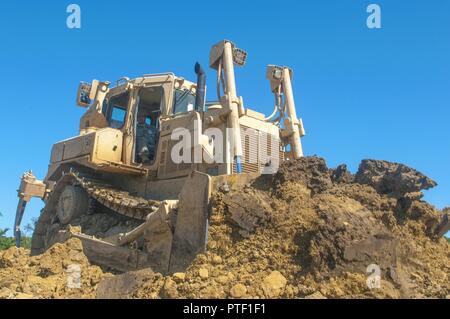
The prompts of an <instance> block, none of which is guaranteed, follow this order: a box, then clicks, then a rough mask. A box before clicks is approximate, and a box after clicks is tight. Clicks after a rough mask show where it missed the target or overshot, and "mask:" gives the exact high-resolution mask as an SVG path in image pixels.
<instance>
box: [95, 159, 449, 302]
mask: <svg viewBox="0 0 450 319" xmlns="http://www.w3.org/2000/svg"><path fill="white" fill-rule="evenodd" d="M374 168H376V169H374ZM390 183H391V184H390ZM434 184H435V183H434V182H433V181H431V180H430V179H428V178H426V177H425V176H423V175H422V174H420V173H419V172H417V171H415V170H412V169H410V168H407V167H406V166H403V165H400V164H392V163H388V162H383V161H364V162H363V163H362V164H361V167H360V169H359V171H358V173H357V174H356V175H355V176H353V175H352V174H350V173H349V172H348V171H347V169H346V167H345V165H341V166H339V167H338V168H337V169H335V170H332V169H328V168H327V166H326V163H325V161H324V160H323V159H321V158H317V157H311V158H303V159H301V160H298V161H292V162H287V163H285V164H283V166H282V167H281V168H280V170H279V172H278V173H277V174H276V175H275V176H262V177H261V178H259V179H257V180H256V181H254V182H253V183H252V184H251V185H247V187H245V188H244V190H233V189H231V190H229V189H226V190H223V191H222V192H219V193H217V194H215V195H214V200H213V207H214V211H213V213H212V216H211V224H210V230H209V231H210V233H209V242H208V251H207V252H206V253H205V254H201V255H199V256H198V257H197V258H196V260H195V261H194V263H193V264H192V266H190V267H189V268H188V269H187V270H186V272H185V273H176V274H174V275H172V276H168V277H163V276H161V275H160V274H154V273H152V272H151V271H139V272H133V273H128V274H124V275H121V276H117V277H114V278H108V279H106V280H104V281H103V282H102V283H101V284H100V285H99V289H98V291H97V294H98V296H99V297H114V298H355V297H361V298H383V297H388V298H400V297H404V298H423V297H432V298H445V297H447V296H448V295H449V293H450V291H449V289H450V281H449V277H448V274H449V273H450V265H449V255H450V250H449V245H448V244H447V242H446V241H445V239H442V238H441V239H437V238H436V236H435V235H434V233H433V230H434V229H435V227H436V224H438V223H439V221H440V219H441V216H442V212H440V211H438V210H437V209H435V208H434V207H433V206H431V205H429V204H427V203H425V202H423V201H421V200H420V198H421V193H420V191H421V190H423V189H427V188H429V187H432V186H433V185H434ZM411 193H414V194H415V196H410V195H409V194H411ZM419 193H420V194H419ZM377 275H379V277H377ZM378 278H379V279H380V280H379V281H378ZM369 286H370V287H371V288H369ZM121 287H126V289H122V288H121ZM377 287H379V288H377Z"/></svg>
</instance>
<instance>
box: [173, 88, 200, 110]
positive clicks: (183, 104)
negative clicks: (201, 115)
mask: <svg viewBox="0 0 450 319" xmlns="http://www.w3.org/2000/svg"><path fill="white" fill-rule="evenodd" d="M194 105H195V95H194V94H192V93H191V92H190V91H189V90H175V93H174V99H173V114H179V113H186V112H190V111H193V110H194Z"/></svg>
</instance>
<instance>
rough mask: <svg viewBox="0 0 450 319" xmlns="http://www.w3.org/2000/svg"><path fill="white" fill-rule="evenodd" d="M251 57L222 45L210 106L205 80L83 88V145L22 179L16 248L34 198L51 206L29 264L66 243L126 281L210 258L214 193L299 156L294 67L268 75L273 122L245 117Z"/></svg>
mask: <svg viewBox="0 0 450 319" xmlns="http://www.w3.org/2000/svg"><path fill="white" fill-rule="evenodd" d="M246 59H247V53H246V52H245V51H243V50H241V49H238V48H237V47H236V46H235V45H234V44H233V43H232V42H230V41H227V40H224V41H221V42H219V43H217V44H216V45H214V46H213V47H212V49H211V52H210V61H209V65H210V67H211V68H212V69H214V70H216V72H217V98H218V100H217V101H213V102H206V101H205V96H206V94H205V92H206V80H205V79H206V76H205V72H204V70H203V69H202V68H201V66H200V65H199V64H198V63H197V64H196V66H195V72H196V74H197V80H196V81H195V82H190V81H188V80H186V79H184V78H182V77H179V76H176V75H175V74H173V73H164V74H149V75H144V76H142V77H138V78H135V79H129V78H122V79H120V80H119V81H117V83H116V85H115V86H111V84H110V83H109V82H102V81H97V80H94V81H92V82H91V83H86V82H81V83H80V86H79V89H78V93H77V104H78V105H79V106H82V107H85V108H86V112H85V114H84V115H83V116H82V118H81V120H80V130H79V135H78V136H76V137H73V138H70V139H67V140H64V141H61V142H58V143H56V144H54V145H53V148H52V151H51V157H50V164H49V167H48V173H47V175H46V177H45V179H44V180H43V181H40V180H38V179H36V177H34V176H33V174H32V173H31V172H28V173H25V174H24V175H23V177H22V180H21V185H20V189H19V191H18V195H19V204H18V208H17V213H16V221H15V237H16V243H17V245H20V223H21V220H22V217H23V215H24V211H25V207H26V204H27V203H28V202H29V200H30V199H31V198H33V197H39V198H41V199H42V200H43V201H44V202H45V207H44V208H43V210H42V212H41V214H40V217H39V219H38V222H37V224H36V227H35V230H34V234H33V238H32V248H31V253H32V254H33V255H37V254H41V253H42V252H44V251H45V250H46V249H48V248H49V247H51V246H52V245H53V244H54V243H56V242H63V241H65V240H67V239H68V238H70V237H76V238H79V239H80V240H81V241H82V242H83V247H84V251H85V254H86V255H87V256H88V258H89V259H90V261H91V262H93V263H95V264H98V265H101V266H104V267H107V268H111V269H115V270H117V271H128V270H134V269H141V268H147V267H150V268H152V269H153V270H155V271H158V272H161V273H173V272H176V271H183V270H184V269H185V268H186V267H187V266H188V265H189V264H190V263H191V261H192V260H193V259H194V258H195V256H196V255H197V254H198V253H199V252H202V251H203V250H205V249H206V248H205V247H206V242H207V237H208V220H209V216H210V211H211V203H210V198H211V194H212V193H214V192H215V191H217V190H219V189H221V188H239V187H243V186H244V185H245V184H247V183H249V182H250V181H251V180H252V179H254V178H256V177H257V176H259V175H261V174H270V173H273V172H275V171H276V169H277V167H278V165H279V164H280V162H281V161H285V160H289V159H296V158H299V157H301V156H303V153H302V147H301V143H300V138H301V137H302V136H303V135H304V129H303V124H302V122H301V120H300V119H298V118H297V114H296V109H295V104H294V97H293V92H292V85H291V80H292V76H293V72H292V70H291V69H289V68H288V67H279V66H274V65H269V66H268V67H267V79H268V80H269V81H270V89H271V91H272V92H273V94H274V96H275V106H274V111H273V113H272V114H271V115H270V116H268V117H266V116H265V115H263V114H261V113H259V112H257V111H254V110H251V109H250V108H246V107H244V102H243V99H242V97H240V96H238V95H237V92H236V84H235V75H234V67H235V65H238V66H243V65H244V64H245V62H246Z"/></svg>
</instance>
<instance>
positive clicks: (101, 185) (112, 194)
mask: <svg viewBox="0 0 450 319" xmlns="http://www.w3.org/2000/svg"><path fill="white" fill-rule="evenodd" d="M67 185H74V186H78V187H81V188H83V189H84V190H85V191H86V193H87V194H88V195H89V200H90V202H91V204H92V203H95V202H98V203H100V204H102V205H103V206H105V207H106V208H108V209H109V210H111V211H113V212H115V213H117V214H120V215H122V216H125V217H127V218H129V219H132V220H136V221H144V220H145V217H146V216H147V215H148V214H150V213H152V212H154V211H156V210H157V209H158V207H159V205H160V202H158V201H154V200H146V199H144V198H140V197H136V196H132V195H130V194H129V193H128V192H126V191H123V190H120V189H118V188H115V187H113V186H111V185H109V184H106V183H105V182H103V181H99V180H96V179H94V178H92V177H90V176H87V175H83V174H81V173H79V172H76V171H75V170H71V171H70V172H68V173H65V174H63V176H62V177H61V178H60V180H59V181H58V182H57V183H56V184H55V187H54V189H53V191H52V192H51V193H50V195H49V197H48V198H47V201H46V205H45V207H44V209H43V210H42V212H41V215H40V216H39V219H38V222H37V224H36V227H35V231H34V234H33V238H32V242H31V254H32V255H39V254H41V253H43V252H44V251H45V250H46V248H47V241H48V238H47V237H48V231H49V229H50V227H51V226H52V224H53V222H54V220H55V218H56V206H57V205H58V201H59V197H60V195H61V193H62V191H63V189H64V187H66V186H67ZM90 206H91V208H92V205H90Z"/></svg>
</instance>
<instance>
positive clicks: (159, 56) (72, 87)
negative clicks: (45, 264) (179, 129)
mask: <svg viewBox="0 0 450 319" xmlns="http://www.w3.org/2000/svg"><path fill="white" fill-rule="evenodd" d="M28 2H29V3H26V1H25V2H24V1H22V2H20V3H19V2H14V1H4V2H2V4H1V5H0V6H1V7H0V35H1V37H0V39H1V45H0V46H1V49H0V65H1V68H0V92H1V110H2V118H3V120H2V125H1V126H0V130H1V131H0V133H1V136H2V144H1V148H2V151H1V154H2V156H1V161H2V163H1V164H2V165H1V167H0V175H1V183H0V212H2V213H3V215H4V217H3V218H0V227H12V224H13V218H14V213H15V209H16V204H17V197H16V189H17V187H18V184H19V177H20V175H21V174H22V173H23V172H24V171H25V170H28V169H33V171H34V172H35V173H36V175H37V176H38V177H39V178H43V177H44V176H45V173H46V170H47V164H48V160H49V156H50V149H51V146H52V144H53V143H54V142H56V141H59V140H62V139H65V138H68V137H71V136H74V135H76V134H77V132H78V123H79V118H80V116H81V115H82V114H83V109H81V108H77V107H76V106H75V102H74V101H75V93H76V89H77V85H78V82H79V81H80V80H87V81H90V80H92V79H94V78H96V79H100V80H110V81H115V80H116V79H118V78H119V77H121V76H129V77H135V76H139V75H142V74H144V73H155V72H163V71H173V72H175V73H176V74H179V75H182V76H184V77H186V78H190V79H195V75H194V73H193V67H194V63H195V62H196V61H197V60H198V61H199V62H201V63H203V65H205V66H207V63H208V55H209V49H210V46H211V45H212V44H214V43H216V42H217V41H219V40H221V39H223V38H227V39H231V40H233V41H234V42H236V43H237V44H238V46H240V47H242V48H243V49H246V50H247V51H248V52H249V59H248V64H247V65H246V67H245V68H243V69H239V70H238V71H237V74H236V76H237V85H238V94H240V95H243V96H244V100H245V102H246V105H247V106H249V107H251V108H254V109H259V110H262V111H264V112H265V113H266V114H269V113H270V112H271V109H272V103H273V98H272V96H271V94H270V92H269V85H268V83H267V81H266V80H265V66H266V64H281V65H288V66H291V67H292V68H293V69H294V72H295V75H294V90H295V97H296V102H297V106H298V111H299V114H300V115H301V117H302V118H303V121H304V125H305V128H306V130H307V136H306V137H305V138H304V140H303V144H304V149H305V152H306V154H308V155H313V154H317V155H320V156H323V157H325V158H326V159H327V161H328V164H329V166H336V165H338V164H340V163H347V164H348V165H349V167H350V169H351V170H353V171H355V170H356V169H357V166H358V164H359V162H360V160H361V159H363V158H376V159H385V160H390V161H397V162H402V163H405V164H408V165H410V166H412V167H414V168H416V169H418V170H420V171H422V172H423V173H425V174H427V175H428V176H430V177H432V178H433V179H435V180H436V181H437V182H438V183H439V186H438V187H437V188H435V189H434V190H431V191H428V192H427V195H426V199H427V200H429V201H430V202H431V203H433V204H435V205H436V206H437V207H439V208H443V207H445V206H450V169H449V168H450V167H449V165H450V138H449V137H450V131H449V120H450V109H449V101H450V87H449V85H450V61H449V58H450V41H449V40H450V1H448V0H429V1H425V0H421V1H419V0H417V1H413V0H410V1H381V0H371V1H362V0H340V1H331V0H329V1H325V0H315V1H312V0H311V1H298V0H296V1H278V2H277V1H258V2H257V3H256V2H253V1H252V2H250V1H248V2H244V1H215V2H214V1H204V2H198V3H195V1H191V2H186V1H179V2H177V1H142V0H141V1H99V0H96V1H80V0H74V2H75V3H77V4H79V5H80V6H81V9H82V28H81V30H70V29H68V28H67V27H66V17H67V15H68V14H67V13H66V7H67V5H68V4H70V3H71V2H67V1H28ZM370 3H377V4H379V5H381V8H382V29H381V30H369V29H368V28H367V27H366V18H367V16H368V14H367V13H366V7H367V6H368V5H369V4H370ZM224 9H227V10H224ZM208 75H209V79H208V84H209V93H208V95H209V96H210V98H215V96H214V92H215V87H214V77H215V74H214V72H213V71H212V70H210V71H209V73H208ZM41 207H42V204H41V203H40V201H39V200H34V201H33V202H32V204H31V205H30V206H29V209H28V211H27V216H26V218H25V223H26V222H28V221H29V220H30V218H31V217H33V216H37V215H38V214H39V210H40V208H41Z"/></svg>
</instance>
